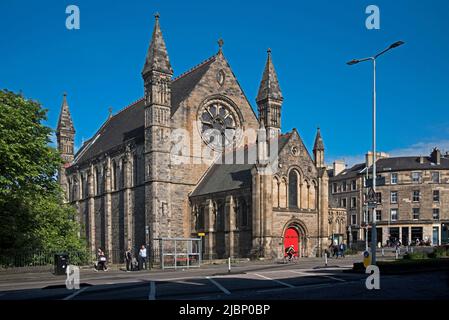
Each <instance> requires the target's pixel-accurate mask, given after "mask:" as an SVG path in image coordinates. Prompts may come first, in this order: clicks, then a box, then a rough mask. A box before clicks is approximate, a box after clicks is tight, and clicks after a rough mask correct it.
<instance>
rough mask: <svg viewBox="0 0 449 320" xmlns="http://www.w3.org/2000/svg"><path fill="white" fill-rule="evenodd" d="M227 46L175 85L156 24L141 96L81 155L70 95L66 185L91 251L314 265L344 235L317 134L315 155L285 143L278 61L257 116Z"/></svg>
mask: <svg viewBox="0 0 449 320" xmlns="http://www.w3.org/2000/svg"><path fill="white" fill-rule="evenodd" d="M222 46H223V41H219V50H218V52H217V53H216V54H214V55H213V56H212V57H210V58H208V59H207V60H205V61H203V62H201V63H200V64H198V65H197V66H195V67H193V68H192V69H190V70H188V71H187V72H185V73H182V74H181V75H179V76H177V77H175V78H173V74H174V72H173V69H172V66H171V64H170V60H169V55H168V51H167V47H166V44H165V41H164V38H163V36H162V32H161V28H160V24H159V17H158V16H156V22H155V26H154V31H153V35H152V40H151V43H150V46H149V49H148V52H147V55H146V59H145V63H144V68H143V71H142V78H143V89H144V90H143V91H144V96H143V98H141V99H138V100H137V101H136V102H133V103H131V104H130V105H129V106H127V107H125V108H123V109H122V110H121V111H119V112H118V113H116V114H111V115H110V117H109V118H108V119H107V120H106V121H105V123H104V124H103V125H102V126H101V127H100V128H99V129H98V131H97V132H96V133H95V134H94V135H93V136H92V138H91V139H89V140H87V141H86V142H84V144H83V145H82V147H81V148H80V149H79V150H78V151H77V152H76V154H74V150H73V141H74V135H75V130H74V125H73V123H72V120H71V115H70V112H69V107H68V103H67V99H66V97H65V96H64V100H63V104H62V108H61V115H60V119H59V123H58V147H59V150H60V152H61V154H62V156H63V159H64V161H65V165H64V166H63V168H61V170H60V173H59V181H60V183H61V186H62V188H63V189H64V190H65V191H66V194H67V200H68V201H69V202H70V203H71V204H73V206H75V207H76V208H77V210H78V212H79V219H80V222H81V223H82V225H83V226H84V230H85V237H86V238H87V241H88V243H89V246H90V249H91V250H92V251H93V252H94V251H95V250H96V248H99V247H100V248H102V249H103V250H104V251H105V252H106V253H107V254H109V255H112V253H113V252H120V254H118V255H117V256H118V257H122V256H123V255H122V254H121V253H122V252H123V251H124V250H125V248H127V247H131V248H133V249H136V248H137V247H139V246H140V245H142V244H148V245H150V246H152V245H153V239H157V238H191V237H195V238H196V237H198V236H203V237H204V238H203V240H202V241H203V243H204V248H203V249H204V257H205V258H224V257H229V256H230V257H264V258H276V257H282V256H283V254H284V247H285V246H287V245H290V244H293V245H294V247H295V249H296V251H297V252H298V253H299V255H301V256H312V255H317V254H320V252H321V249H322V248H324V247H326V246H328V241H329V237H330V235H331V234H333V233H342V232H343V233H344V230H346V215H345V214H344V213H345V211H344V210H343V209H341V208H329V204H328V175H327V171H326V167H325V165H324V152H325V150H324V144H323V139H322V137H321V134H320V132H319V130H318V132H317V135H316V140H315V145H314V148H313V155H311V154H310V153H309V151H308V150H307V148H306V146H305V145H304V143H303V141H302V139H301V137H300V135H299V132H298V131H297V130H296V129H293V130H292V131H291V132H288V133H284V134H282V133H281V109H282V103H283V95H282V93H281V89H280V86H279V82H278V77H277V74H276V71H275V69H274V65H273V61H272V57H271V51H270V50H269V51H268V57H267V60H266V65H265V69H264V71H263V75H262V81H261V83H260V86H259V91H258V95H257V97H256V103H257V110H258V116H257V115H256V113H255V112H254V111H253V108H252V106H251V104H250V103H249V101H248V99H247V96H246V95H245V93H244V92H243V91H242V88H241V86H240V85H239V83H238V80H237V78H236V77H235V75H234V72H233V71H232V69H231V67H230V65H229V63H228V61H227V60H226V58H225V56H224V54H223V49H222ZM73 110H75V109H73ZM73 110H72V111H73ZM239 155H241V156H239ZM230 156H231V158H233V159H231V160H229V157H230ZM234 156H235V157H234ZM234 158H235V159H234ZM237 158H238V159H237ZM223 159H224V161H222V160H223Z"/></svg>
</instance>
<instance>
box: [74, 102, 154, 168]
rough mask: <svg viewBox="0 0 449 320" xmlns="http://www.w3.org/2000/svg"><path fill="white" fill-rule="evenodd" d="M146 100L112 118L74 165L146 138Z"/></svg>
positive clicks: (78, 156) (77, 155) (78, 155)
mask: <svg viewBox="0 0 449 320" xmlns="http://www.w3.org/2000/svg"><path fill="white" fill-rule="evenodd" d="M144 105H145V101H144V99H140V100H138V101H136V102H134V103H133V104H131V105H130V106H128V107H126V108H125V109H123V110H122V111H120V112H119V113H117V114H116V115H114V116H112V117H110V118H109V119H108V120H107V121H106V122H105V123H104V124H103V125H102V126H101V128H100V129H99V130H98V131H97V133H96V134H95V135H94V137H93V138H92V139H90V140H89V141H88V142H86V143H85V144H84V145H83V147H81V149H80V150H79V151H78V152H77V154H76V155H75V160H74V163H82V162H84V161H86V160H90V159H92V158H94V157H95V156H98V155H100V154H102V153H105V152H107V151H108V150H110V149H112V148H114V147H116V146H119V145H121V144H122V143H124V142H126V141H130V140H133V139H137V140H139V139H143V138H144V119H145V117H144V115H145V114H144Z"/></svg>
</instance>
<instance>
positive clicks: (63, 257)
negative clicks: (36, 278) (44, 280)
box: [55, 253, 69, 275]
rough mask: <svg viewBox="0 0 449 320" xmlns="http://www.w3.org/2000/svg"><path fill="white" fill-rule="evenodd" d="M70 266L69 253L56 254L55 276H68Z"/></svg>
mask: <svg viewBox="0 0 449 320" xmlns="http://www.w3.org/2000/svg"><path fill="white" fill-rule="evenodd" d="M68 264H69V255H68V254H67V253H58V254H55V275H64V274H66V270H67V266H68Z"/></svg>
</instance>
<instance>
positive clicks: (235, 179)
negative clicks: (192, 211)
mask: <svg viewBox="0 0 449 320" xmlns="http://www.w3.org/2000/svg"><path fill="white" fill-rule="evenodd" d="M291 136H292V132H290V133H287V134H283V135H281V136H280V137H279V138H278V139H279V141H278V154H279V153H280V152H281V150H282V149H283V148H284V146H285V145H286V144H287V142H288V141H289V140H290V138H291ZM242 148H244V150H245V151H247V152H253V153H254V154H257V153H256V151H255V149H256V148H257V145H256V144H255V143H254V144H251V145H249V146H245V147H242ZM235 151H236V150H233V151H232V152H235ZM253 167H254V164H253V163H246V164H213V165H212V166H211V167H210V168H209V169H208V171H207V172H206V173H205V174H204V176H203V178H202V179H201V181H200V182H199V184H198V185H197V187H196V188H195V190H193V192H192V193H191V194H190V196H191V197H196V196H201V195H206V194H212V193H217V192H223V191H230V190H236V189H244V188H249V187H251V179H252V175H251V169H252V168H253Z"/></svg>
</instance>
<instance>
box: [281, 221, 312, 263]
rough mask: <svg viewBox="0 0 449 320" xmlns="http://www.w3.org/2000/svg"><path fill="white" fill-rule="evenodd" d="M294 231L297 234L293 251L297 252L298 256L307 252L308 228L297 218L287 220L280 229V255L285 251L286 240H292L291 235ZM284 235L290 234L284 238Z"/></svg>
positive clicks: (305, 254) (302, 255)
mask: <svg viewBox="0 0 449 320" xmlns="http://www.w3.org/2000/svg"><path fill="white" fill-rule="evenodd" d="M293 231H294V232H296V233H297V235H298V244H297V246H298V247H296V246H295V251H297V252H298V257H307V256H308V255H309V253H308V240H307V239H308V234H309V233H308V230H307V227H306V226H305V224H304V223H303V222H302V221H301V220H299V219H291V220H290V221H288V222H287V223H286V224H285V225H284V228H283V229H282V235H281V237H282V255H284V253H285V244H286V243H287V242H293V240H292V239H291V236H292V235H293V236H294V233H293ZM286 236H290V239H286Z"/></svg>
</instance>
